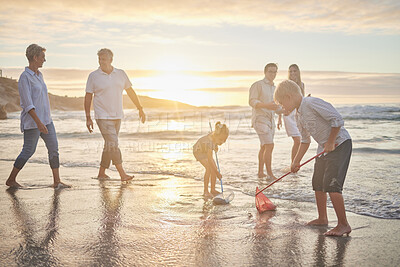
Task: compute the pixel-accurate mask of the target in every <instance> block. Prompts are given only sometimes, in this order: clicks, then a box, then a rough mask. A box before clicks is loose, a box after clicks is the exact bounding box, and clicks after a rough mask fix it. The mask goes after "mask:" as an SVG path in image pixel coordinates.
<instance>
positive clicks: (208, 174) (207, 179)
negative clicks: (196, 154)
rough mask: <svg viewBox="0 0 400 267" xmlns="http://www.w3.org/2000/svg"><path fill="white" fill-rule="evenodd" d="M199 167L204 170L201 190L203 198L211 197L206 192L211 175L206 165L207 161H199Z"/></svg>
mask: <svg viewBox="0 0 400 267" xmlns="http://www.w3.org/2000/svg"><path fill="white" fill-rule="evenodd" d="M199 162H200V163H201V165H203V167H204V168H205V173H204V190H203V196H205V197H211V196H212V195H211V194H210V192H209V191H208V183H209V181H210V174H211V168H210V166H209V164H208V160H207V159H202V160H200V161H199Z"/></svg>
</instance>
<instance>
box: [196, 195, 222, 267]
mask: <svg viewBox="0 0 400 267" xmlns="http://www.w3.org/2000/svg"><path fill="white" fill-rule="evenodd" d="M213 208H214V205H213V203H212V201H211V200H209V199H208V200H207V199H205V200H204V204H203V210H202V216H201V218H200V219H201V220H202V221H201V223H200V227H199V229H198V230H197V231H196V235H197V237H196V239H197V240H198V241H197V242H196V246H195V255H194V257H195V263H196V265H197V266H213V265H214V266H221V263H220V262H219V260H218V257H216V255H217V253H215V250H216V249H217V238H218V237H217V232H216V231H217V230H216V227H217V224H218V220H217V219H216V218H215V217H214V215H213V214H212V210H213Z"/></svg>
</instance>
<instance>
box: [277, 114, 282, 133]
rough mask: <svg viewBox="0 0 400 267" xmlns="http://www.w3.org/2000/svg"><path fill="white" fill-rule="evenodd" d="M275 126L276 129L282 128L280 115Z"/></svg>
mask: <svg viewBox="0 0 400 267" xmlns="http://www.w3.org/2000/svg"><path fill="white" fill-rule="evenodd" d="M276 127H277V128H278V130H280V129H281V128H282V116H279V117H278V125H277V126H276Z"/></svg>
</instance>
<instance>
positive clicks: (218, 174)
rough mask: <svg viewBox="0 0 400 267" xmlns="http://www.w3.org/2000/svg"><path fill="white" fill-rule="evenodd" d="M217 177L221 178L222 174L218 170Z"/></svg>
mask: <svg viewBox="0 0 400 267" xmlns="http://www.w3.org/2000/svg"><path fill="white" fill-rule="evenodd" d="M217 177H218V179H220V180H221V179H222V174H221V173H220V172H217Z"/></svg>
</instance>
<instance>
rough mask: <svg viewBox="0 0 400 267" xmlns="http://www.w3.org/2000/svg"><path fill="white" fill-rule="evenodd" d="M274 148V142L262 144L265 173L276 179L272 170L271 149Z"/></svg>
mask: <svg viewBox="0 0 400 267" xmlns="http://www.w3.org/2000/svg"><path fill="white" fill-rule="evenodd" d="M273 150H274V144H273V143H272V144H265V145H264V162H265V166H266V168H267V175H268V176H269V177H270V178H273V179H276V177H275V176H274V174H273V172H272V151H273Z"/></svg>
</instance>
